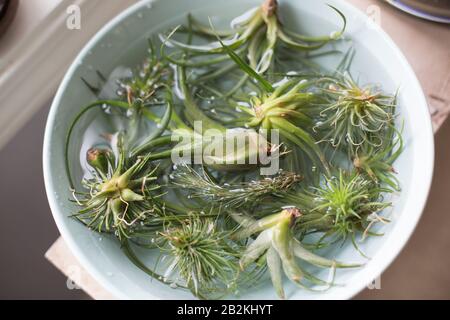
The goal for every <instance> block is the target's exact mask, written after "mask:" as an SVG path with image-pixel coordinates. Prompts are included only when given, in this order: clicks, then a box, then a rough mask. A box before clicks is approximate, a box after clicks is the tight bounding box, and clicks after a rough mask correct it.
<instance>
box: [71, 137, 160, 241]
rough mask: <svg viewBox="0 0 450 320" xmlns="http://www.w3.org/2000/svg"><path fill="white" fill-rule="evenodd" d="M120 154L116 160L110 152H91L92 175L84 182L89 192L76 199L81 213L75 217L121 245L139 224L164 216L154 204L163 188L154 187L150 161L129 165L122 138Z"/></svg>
mask: <svg viewBox="0 0 450 320" xmlns="http://www.w3.org/2000/svg"><path fill="white" fill-rule="evenodd" d="M117 150H118V155H117V159H116V157H114V156H113V153H112V151H111V150H105V149H90V150H89V151H88V153H87V162H88V164H89V165H90V167H91V168H92V174H93V175H92V177H91V178H88V179H84V180H83V181H82V184H83V186H84V188H85V189H86V190H87V191H88V192H83V193H78V194H77V196H76V198H75V199H76V202H77V204H78V205H79V206H80V207H81V209H80V211H79V212H78V213H76V214H74V215H73V216H74V217H76V218H77V219H78V220H80V221H82V222H83V223H85V224H86V225H87V226H88V227H89V228H92V229H94V230H96V231H98V232H107V233H114V234H115V235H116V236H117V237H118V238H119V240H121V241H122V240H124V239H127V238H129V237H130V235H131V234H132V233H133V231H134V229H135V228H136V227H137V226H139V223H141V222H142V223H143V222H144V221H145V220H146V219H147V218H148V217H149V216H152V215H158V214H160V213H161V208H160V207H159V205H158V204H156V203H155V202H154V199H155V198H157V197H159V196H160V195H159V189H160V186H159V185H158V184H156V183H155V180H156V179H157V177H156V176H155V175H154V173H155V168H152V167H151V166H149V163H148V160H149V158H148V157H146V158H138V159H137V160H136V162H135V163H134V164H132V165H131V166H127V165H126V155H125V152H124V148H123V138H122V137H121V136H119V138H118V140H117Z"/></svg>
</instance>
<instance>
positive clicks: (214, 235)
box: [159, 212, 240, 298]
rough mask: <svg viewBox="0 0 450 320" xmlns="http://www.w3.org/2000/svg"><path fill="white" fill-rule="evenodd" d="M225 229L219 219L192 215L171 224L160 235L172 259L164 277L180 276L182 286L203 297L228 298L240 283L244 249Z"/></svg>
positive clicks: (197, 214)
mask: <svg viewBox="0 0 450 320" xmlns="http://www.w3.org/2000/svg"><path fill="white" fill-rule="evenodd" d="M230 234H231V231H230V230H227V229H225V230H222V229H221V227H220V226H219V223H218V220H217V218H215V219H214V218H207V217H206V218H205V217H202V215H201V214H200V213H196V214H194V213H193V212H191V213H190V216H188V217H187V218H185V219H179V220H176V221H173V222H171V223H168V224H166V225H165V227H164V231H161V232H160V233H159V236H160V237H161V239H162V242H163V244H162V245H161V247H160V248H161V250H162V252H163V254H165V255H166V256H167V257H168V259H169V260H168V262H167V264H168V265H169V267H168V268H167V269H166V271H165V274H164V276H165V277H170V276H172V275H173V274H176V275H177V277H178V278H180V282H181V284H182V285H184V286H186V287H187V288H189V289H190V290H191V291H192V293H193V294H194V295H195V296H198V297H200V298H211V297H218V296H220V295H226V294H227V293H229V292H231V291H232V290H235V289H236V285H237V282H238V281H239V280H238V278H239V269H238V263H237V261H238V260H239V256H240V247H239V246H238V245H237V244H235V243H234V242H233V241H231V237H230Z"/></svg>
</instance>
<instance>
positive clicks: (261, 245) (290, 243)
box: [234, 207, 360, 299]
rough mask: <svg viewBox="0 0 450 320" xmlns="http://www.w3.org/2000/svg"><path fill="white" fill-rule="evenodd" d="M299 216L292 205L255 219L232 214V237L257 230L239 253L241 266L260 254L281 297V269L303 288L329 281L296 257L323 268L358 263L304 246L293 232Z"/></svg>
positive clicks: (348, 266) (248, 235) (246, 236)
mask: <svg viewBox="0 0 450 320" xmlns="http://www.w3.org/2000/svg"><path fill="white" fill-rule="evenodd" d="M300 216H301V212H300V211H299V210H298V209H297V208H294V207H292V208H286V209H284V210H283V211H281V212H280V213H277V214H273V215H270V216H267V217H265V218H263V219H260V220H257V221H256V220H253V219H251V218H249V217H240V216H236V215H235V216H234V217H235V219H236V220H239V221H240V225H241V229H240V230H239V231H238V232H237V233H236V234H235V235H234V238H236V239H247V238H249V237H250V236H252V235H254V234H258V236H257V237H256V239H255V240H254V241H252V242H251V243H250V244H249V245H248V247H247V250H246V251H245V253H244V254H243V255H242V257H241V259H240V266H241V268H242V269H245V268H247V267H248V266H249V265H250V264H252V263H253V262H255V260H257V259H259V258H260V257H261V256H263V258H264V260H265V263H266V264H267V267H268V269H269V272H270V276H271V279H272V283H273V285H274V287H275V290H276V292H277V294H278V296H279V297H280V298H282V299H284V298H285V293H284V290H283V282H282V274H283V273H282V272H283V271H284V274H285V275H286V276H287V277H288V279H289V280H291V281H292V282H293V283H295V284H296V285H297V286H299V287H301V288H303V289H312V287H313V286H314V285H327V286H329V285H331V283H327V282H326V281H323V280H320V279H318V278H316V277H314V276H313V275H311V274H309V273H308V272H306V271H305V270H303V269H302V268H301V267H300V266H299V264H298V263H297V262H296V257H297V258H299V259H301V260H303V261H306V262H308V263H310V264H313V265H315V266H319V267H325V268H355V267H359V266H360V265H358V264H345V263H341V262H337V261H332V260H328V259H325V258H323V257H320V256H317V255H315V254H314V253H312V252H310V251H308V250H307V249H305V248H304V247H303V246H302V245H301V243H300V242H299V241H298V240H297V239H295V237H294V235H293V230H294V226H295V224H296V220H297V219H298V218H299V217H300ZM259 263H261V262H259ZM305 280H306V282H305ZM307 282H309V284H308V283H307Z"/></svg>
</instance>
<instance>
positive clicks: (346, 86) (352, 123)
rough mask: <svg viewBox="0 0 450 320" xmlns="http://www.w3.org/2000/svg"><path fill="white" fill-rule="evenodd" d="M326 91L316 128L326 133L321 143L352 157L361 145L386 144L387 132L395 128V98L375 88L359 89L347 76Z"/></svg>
mask: <svg viewBox="0 0 450 320" xmlns="http://www.w3.org/2000/svg"><path fill="white" fill-rule="evenodd" d="M323 91H324V93H325V95H324V98H325V99H326V102H325V103H324V104H323V110H322V111H321V113H320V116H321V119H320V121H319V124H318V125H317V128H320V129H322V130H324V132H325V133H324V134H323V138H322V141H325V142H329V143H330V144H331V145H332V146H333V147H334V148H336V149H338V148H344V150H346V151H347V152H349V153H351V152H352V151H354V150H355V149H356V148H357V147H358V146H361V145H371V146H374V147H376V146H380V145H381V144H383V139H384V138H385V135H386V131H387V130H389V128H390V127H392V126H394V120H395V110H396V96H391V95H387V94H384V93H382V92H381V90H380V89H378V88H376V87H375V86H370V85H368V86H364V87H360V86H358V84H357V83H356V82H355V81H354V80H353V78H352V77H351V75H350V74H348V73H345V74H344V75H343V76H338V77H336V78H334V79H330V80H329V81H328V87H327V88H324V89H323ZM329 128H332V129H331V130H330V129H329Z"/></svg>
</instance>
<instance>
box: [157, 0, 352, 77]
mask: <svg viewBox="0 0 450 320" xmlns="http://www.w3.org/2000/svg"><path fill="white" fill-rule="evenodd" d="M329 7H330V8H331V9H333V10H334V11H336V12H337V13H338V15H339V16H340V17H341V18H342V20H343V27H342V29H341V30H340V31H337V32H333V33H331V34H330V35H327V36H317V37H314V36H305V35H301V34H297V33H295V32H293V31H289V30H287V29H286V28H285V27H284V26H283V25H282V23H281V22H280V19H279V17H278V2H277V1H276V0H265V1H264V2H263V4H262V5H261V6H260V7H259V8H254V9H252V10H251V11H249V12H248V13H246V14H244V15H243V16H242V17H238V18H236V19H235V20H234V22H232V27H233V28H234V29H235V30H233V31H230V32H226V31H220V32H218V31H216V30H215V29H214V28H212V27H211V28H210V27H207V26H203V25H201V24H199V23H198V22H196V21H195V20H194V19H191V20H190V30H191V31H194V32H196V33H197V34H201V35H203V36H206V37H210V36H213V37H214V36H216V35H219V36H222V37H226V38H225V39H224V40H223V42H224V43H226V45H227V46H228V47H230V48H231V49H232V50H237V51H239V53H240V55H242V56H247V57H248V60H249V64H250V66H251V67H252V68H253V69H256V70H257V72H258V73H264V72H266V71H267V70H268V69H269V67H270V65H271V64H272V63H273V57H274V54H275V50H276V48H277V46H278V45H279V44H283V45H285V46H288V47H289V48H291V49H296V50H301V51H311V50H316V49H319V48H321V47H323V46H324V45H326V44H327V43H328V42H330V41H333V40H337V39H339V38H340V37H341V36H342V34H343V33H344V30H345V28H346V19H345V16H344V15H343V14H342V13H341V12H340V11H339V10H338V9H336V8H335V7H333V6H329ZM161 38H162V39H163V41H164V42H166V43H168V44H171V45H172V46H175V47H178V48H180V49H183V50H185V51H186V50H187V51H188V52H191V53H192V55H193V56H195V55H196V54H201V55H204V54H215V55H219V57H216V58H215V59H213V60H212V62H216V63H218V62H223V61H226V60H227V58H226V50H224V48H223V47H222V46H221V44H220V42H212V43H209V44H207V45H196V44H190V43H187V44H186V43H182V42H179V41H176V40H173V39H169V38H168V37H164V36H161ZM224 54H225V55H224ZM220 55H222V56H220ZM169 58H170V57H169ZM170 60H171V61H172V62H173V63H176V64H179V65H185V66H197V67H198V66H201V64H200V65H199V64H198V63H195V62H194V61H190V60H186V59H180V60H175V59H173V58H170ZM210 64H211V62H208V63H205V64H204V65H210ZM230 67H231V68H232V65H225V66H223V67H222V68H223V69H224V70H227V69H228V70H229V69H230Z"/></svg>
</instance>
